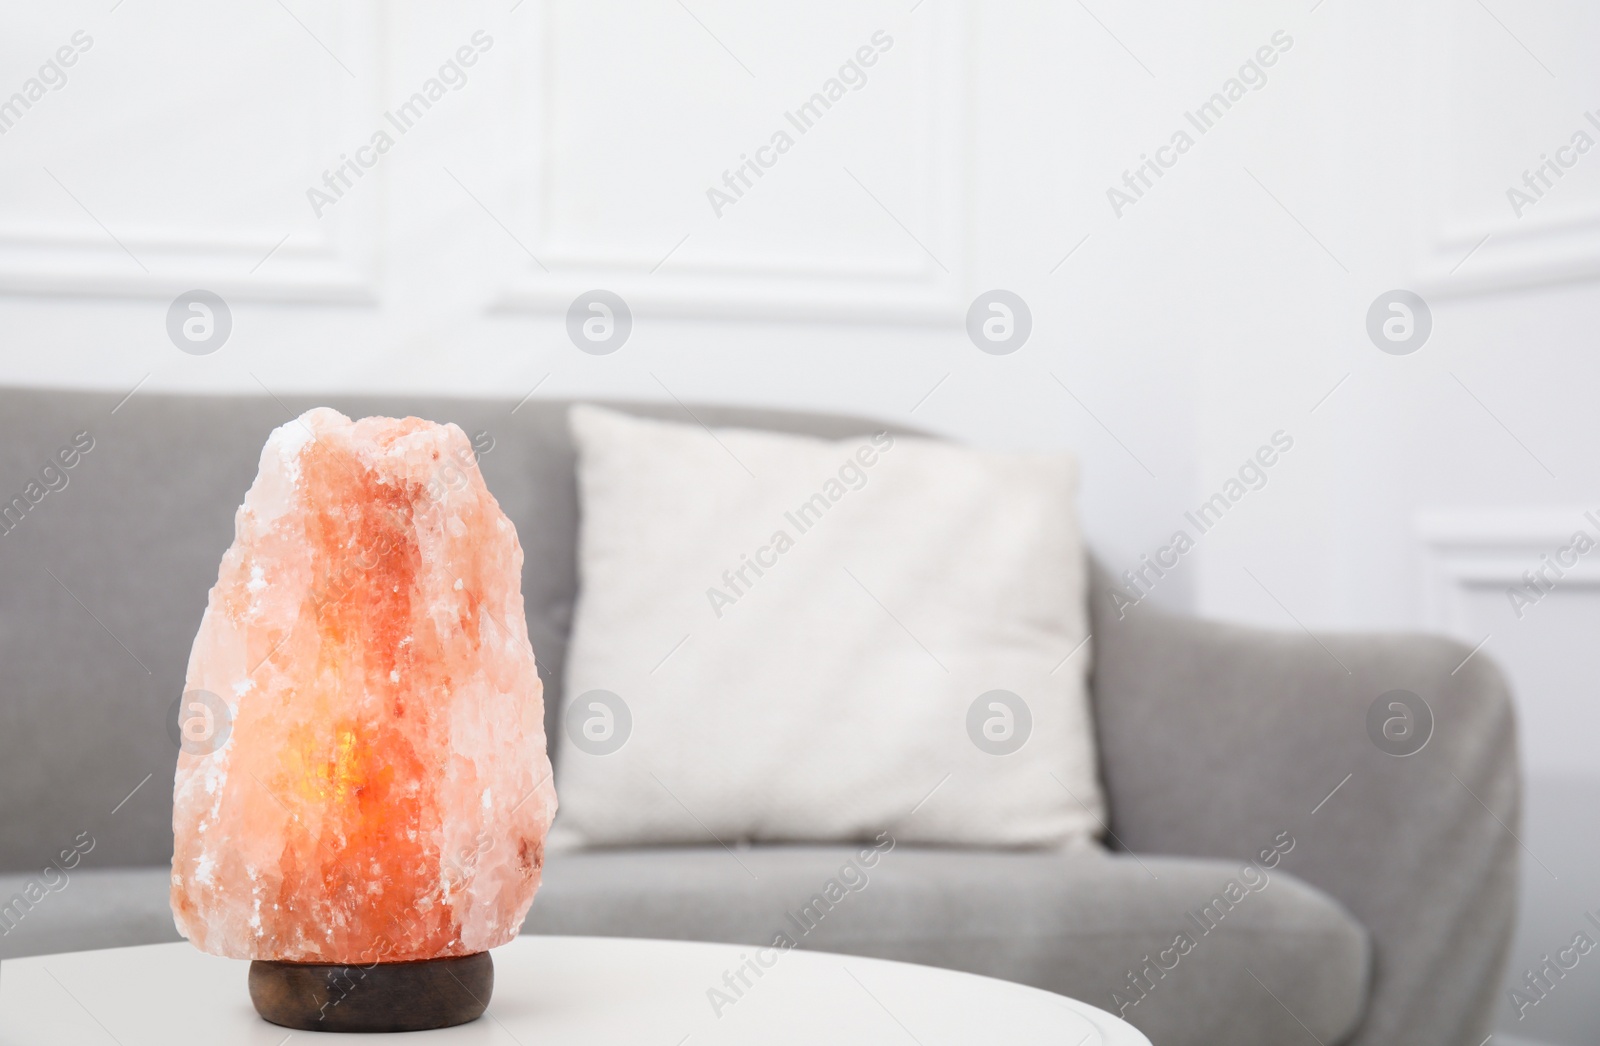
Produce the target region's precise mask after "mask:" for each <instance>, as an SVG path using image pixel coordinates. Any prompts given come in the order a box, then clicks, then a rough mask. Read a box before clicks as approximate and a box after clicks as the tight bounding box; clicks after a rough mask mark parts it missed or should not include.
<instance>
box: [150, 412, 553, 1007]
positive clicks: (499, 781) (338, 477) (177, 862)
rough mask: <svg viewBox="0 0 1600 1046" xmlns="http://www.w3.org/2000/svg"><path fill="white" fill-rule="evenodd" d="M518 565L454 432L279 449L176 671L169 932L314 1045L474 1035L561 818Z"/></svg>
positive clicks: (507, 531) (300, 424)
mask: <svg viewBox="0 0 1600 1046" xmlns="http://www.w3.org/2000/svg"><path fill="white" fill-rule="evenodd" d="M521 576H522V547H521V545H520V544H519V542H518V541H517V534H516V531H515V529H514V528H513V527H512V525H511V521H510V520H508V519H507V518H506V516H505V513H503V512H502V511H501V510H500V506H499V505H498V504H497V503H496V501H495V499H494V498H493V497H492V496H491V495H490V494H489V491H488V489H487V488H486V487H485V486H484V482H483V478H482V476H481V475H480V474H479V472H478V469H477V466H476V463H475V460H474V455H473V451H472V447H471V445H470V444H469V443H468V441H467V438H466V436H465V435H464V434H463V433H462V431H461V430H460V429H459V428H457V427H456V426H455V425H438V424H435V423H433V422H429V421H423V420H421V419H418V418H405V419H400V420H396V419H393V418H364V419H362V420H360V421H355V422H352V421H351V420H350V419H349V418H346V417H345V416H343V415H342V414H339V413H338V412H336V411H333V410H329V409H326V408H322V409H317V410H312V411H308V412H307V413H306V414H304V415H302V416H301V417H300V418H299V419H297V420H295V421H292V422H290V423H288V424H286V425H283V426H282V427H280V428H279V429H277V430H276V431H275V432H273V433H272V436H271V438H270V439H268V440H267V445H266V447H265V449H264V450H263V451H262V452H261V465H260V471H259V473H258V474H257V476H256V479H255V482H254V484H252V485H251V487H250V491H249V493H248V494H246V495H245V500H244V505H243V506H242V507H241V508H240V509H239V511H238V513H237V515H236V517H235V521H234V541H233V545H232V547H230V548H229V549H228V551H227V553H226V555H224V556H223V558H222V566H221V570H220V572H219V574H218V577H217V583H216V586H215V587H214V588H212V590H211V595H210V600H209V602H208V604H207V606H206V611H205V615H204V617H202V618H201V621H200V631H199V634H198V635H197V636H196V637H195V641H194V649H193V651H192V653H191V654H190V657H189V670H188V677H187V683H186V687H185V694H184V697H183V700H182V702H181V708H182V709H183V711H182V712H180V716H179V718H180V726H179V729H180V732H181V743H180V748H181V751H180V754H179V757H178V770H177V778H176V782H175V784H174V788H173V798H174V805H173V814H172V826H173V835H174V850H173V855H172V912H173V916H174V918H175V919H176V921H177V925H178V929H179V931H180V932H181V933H182V934H183V935H184V936H185V937H187V938H189V940H190V941H192V942H193V943H194V944H195V945H196V946H197V947H199V948H200V949H202V950H204V951H207V952H210V953H212V954H215V955H222V956H228V957H231V958H236V959H251V960H255V961H254V963H253V964H252V967H251V971H250V990H251V997H252V999H253V1000H254V1001H255V1003H256V1007H257V1010H258V1011H259V1012H260V1013H261V1014H262V1016H263V1017H265V1018H266V1019H268V1020H270V1021H273V1022H274V1023H278V1024H283V1025H286V1026H289V1027H295V1028H303V1029H307V1030H328V1031H378V1030H408V1029H414V1028H428V1027H444V1026H447V1025H450V1024H459V1023H463V1022H464V1021H467V1020H472V1019H474V1018H476V1017H477V1016H479V1015H480V1014H481V1013H482V1012H483V1010H484V1008H485V1006H486V1005H487V1003H488V995H489V990H490V989H491V988H492V986H493V966H492V963H491V962H490V961H489V956H488V949H490V948H494V947H496V946H498V945H501V944H505V943H506V942H507V941H510V940H511V939H512V938H513V937H514V936H515V935H516V934H517V932H518V931H519V930H520V928H521V926H522V920H523V917H524V916H525V915H526V914H527V911H528V906H529V905H530V904H531V903H532V902H533V895H534V892H535V891H536V890H537V889H538V886H539V876H540V869H541V866H542V865H543V863H544V840H545V834H546V832H547V831H548V830H549V827H550V821H551V818H552V817H553V816H554V815H555V808H556V796H555V788H554V785H553V784H552V781H551V776H550V761H549V759H548V757H547V755H546V750H545V735H544V711H543V709H544V705H543V687H542V685H541V683H540V681H539V675H538V671H537V669H536V667H535V664H534V656H533V648H532V646H531V645H530V644H529V642H528V632H527V622H526V620H525V618H524V616H523V606H522V590H521Z"/></svg>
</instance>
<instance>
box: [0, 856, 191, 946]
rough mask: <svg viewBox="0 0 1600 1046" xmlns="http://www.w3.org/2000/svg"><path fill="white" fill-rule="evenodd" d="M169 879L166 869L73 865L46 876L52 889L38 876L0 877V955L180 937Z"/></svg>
mask: <svg viewBox="0 0 1600 1046" xmlns="http://www.w3.org/2000/svg"><path fill="white" fill-rule="evenodd" d="M52 871H55V870H54V869H52ZM171 879H172V873H171V872H170V871H169V870H168V869H166V868H93V869H90V868H79V869H75V870H73V871H70V872H66V873H64V875H53V876H51V877H50V881H51V883H53V886H54V888H53V889H52V888H51V885H50V884H47V883H46V881H45V880H44V879H41V878H40V877H38V876H33V875H0V959H20V958H22V957H23V956H25V955H49V954H52V953H54V952H76V951H85V950H87V949H90V948H121V947H124V946H126V945H131V944H161V943H164V942H166V941H181V940H182V939H183V938H182V937H180V936H179V935H178V928H177V927H176V926H174V925H173V922H172V907H171V905H170V904H169V903H168V900H167V898H168V895H169V893H170V890H171V885H170V883H171ZM30 883H31V884H33V886H32V888H30V885H29V884H30ZM41 888H42V889H43V893H42V894H41V893H40V890H41ZM29 897H33V898H36V900H35V901H33V902H32V903H29V900H28V899H29Z"/></svg>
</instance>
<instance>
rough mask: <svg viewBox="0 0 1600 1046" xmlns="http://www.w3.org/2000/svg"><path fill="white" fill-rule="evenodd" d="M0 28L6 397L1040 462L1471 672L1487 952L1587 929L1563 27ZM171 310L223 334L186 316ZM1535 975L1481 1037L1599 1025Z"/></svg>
mask: <svg viewBox="0 0 1600 1046" xmlns="http://www.w3.org/2000/svg"><path fill="white" fill-rule="evenodd" d="M0 11H3V12H4V14H3V23H0V24H3V32H0V384H7V385H23V386H48V387H74V388H95V389H106V390H114V391H118V392H121V393H128V392H132V394H134V395H137V394H138V392H139V391H145V390H157V389H164V390H210V391H218V390H220V391H236V392H241V393H253V394H256V393H261V392H262V390H263V389H265V390H267V391H268V392H270V393H272V394H281V393H284V392H290V391H293V392H306V391H313V392H314V391H320V390H362V391H394V390H418V391H429V392H447V393H455V394H462V395H497V396H504V395H515V396H517V397H519V398H520V397H522V396H525V395H527V396H532V397H537V398H542V397H594V398H614V399H632V400H652V401H668V400H672V399H677V400H681V401H683V402H686V403H696V402H701V403H728V404H749V405H763V406H777V407H793V408H798V409H806V410H819V409H820V410H832V411H838V412H844V413H855V414H865V415H870V416H874V417H881V418H885V419H892V420H894V421H897V422H900V423H905V424H913V425H917V426H921V427H924V428H926V429H928V430H931V431H934V432H937V433H941V434H944V435H948V436H951V437H954V438H957V439H960V440H963V441H966V442H969V443H972V444H976V445H981V446H988V447H997V448H1070V449H1072V450H1074V451H1076V452H1077V453H1078V454H1079V455H1080V456H1081V458H1082V461H1083V465H1084V475H1085V480H1084V485H1083V490H1082V493H1081V506H1082V513H1083V517H1084V521H1085V526H1086V529H1087V532H1088V535H1089V537H1090V540H1091V543H1092V545H1093V547H1094V548H1095V549H1096V551H1097V553H1098V555H1099V556H1100V557H1101V558H1102V559H1103V560H1104V562H1105V564H1106V565H1107V566H1108V567H1110V568H1111V569H1112V570H1113V571H1114V572H1117V573H1121V572H1122V571H1125V570H1135V569H1138V568H1140V567H1141V566H1142V557H1145V556H1150V557H1151V558H1152V559H1155V558H1157V557H1158V553H1159V552H1160V550H1161V549H1162V548H1163V547H1164V546H1171V545H1172V544H1173V540H1174V536H1175V535H1176V534H1177V533H1179V532H1185V533H1187V534H1188V535H1189V536H1190V538H1191V541H1192V545H1193V547H1192V548H1191V549H1188V550H1185V551H1184V552H1183V553H1182V555H1181V556H1179V557H1178V560H1177V563H1176V565H1175V566H1170V567H1166V568H1164V573H1163V574H1162V576H1160V577H1158V578H1157V577H1155V575H1154V573H1153V572H1149V571H1147V572H1146V573H1145V575H1144V580H1142V581H1141V582H1140V583H1139V585H1138V586H1134V585H1131V584H1130V586H1129V588H1128V589H1127V591H1128V594H1129V595H1130V596H1131V597H1133V598H1134V599H1135V600H1136V601H1142V600H1144V599H1146V598H1147V599H1149V600H1151V601H1153V602H1154V603H1156V604H1161V605H1165V606H1168V607H1172V608H1177V609H1181V610H1184V611H1190V612H1195V613H1200V614H1205V615H1213V616H1221V617H1226V618H1232V619H1238V620H1243V621H1248V622H1252V623H1257V624H1265V625H1269V626H1274V627H1281V628H1287V629H1295V630H1298V629H1300V628H1310V629H1356V630H1374V629H1422V630H1432V631H1440V632H1446V633H1449V634H1452V635H1455V636H1457V637H1459V638H1461V639H1463V640H1465V641H1466V642H1467V643H1468V644H1469V645H1474V646H1478V647H1479V650H1478V653H1477V654H1476V655H1475V656H1484V657H1490V658H1493V659H1494V660H1496V661H1497V662H1498V663H1499V664H1500V665H1501V666H1503V667H1504V668H1505V670H1506V671H1507V672H1508V674H1509V675H1510V676H1511V678H1512V681H1513V686H1514V689H1515V690H1516V692H1517V696H1518V699H1519V701H1520V710H1521V716H1522V718H1521V727H1522V744H1523V753H1524V760H1525V767H1526V773H1527V802H1526V809H1525V817H1524V823H1523V824H1522V826H1521V827H1520V830H1519V832H1518V834H1519V836H1520V838H1521V841H1522V843H1523V844H1524V858H1525V861H1524V875H1523V891H1524V901H1523V917H1522V924H1521V928H1520V931H1519V937H1518V943H1517V945H1516V948H1515V950H1514V953H1513V956H1512V959H1511V967H1512V973H1511V977H1512V979H1513V980H1514V981H1516V982H1519V983H1520V981H1521V979H1522V976H1523V973H1524V972H1525V971H1526V970H1527V969H1528V968H1529V967H1530V966H1531V965H1533V964H1534V963H1535V962H1536V961H1537V960H1538V959H1539V957H1540V956H1541V955H1543V954H1544V953H1547V952H1550V951H1551V950H1552V949H1555V948H1558V947H1564V946H1566V945H1567V944H1568V943H1569V942H1570V941H1571V940H1572V937H1573V934H1574V933H1575V932H1578V931H1580V930H1584V929H1586V928H1589V927H1588V924H1587V923H1586V922H1585V918H1584V913H1585V911H1587V910H1591V909H1593V908H1595V907H1596V906H1600V841H1597V839H1596V835H1595V833H1594V831H1593V828H1592V825H1593V811H1594V810H1595V809H1596V808H1600V771H1597V770H1596V768H1595V757H1596V752H1597V751H1600V707H1597V704H1596V702H1595V700H1594V693H1595V686H1594V684H1595V676H1596V672H1597V669H1600V646H1597V644H1596V643H1595V642H1594V641H1593V637H1594V636H1595V635H1596V634H1597V630H1600V552H1596V553H1594V554H1592V555H1585V554H1581V553H1580V550H1579V549H1578V548H1577V547H1576V545H1575V542H1574V536H1575V535H1576V534H1578V533H1580V532H1582V533H1583V534H1585V535H1587V540H1588V542H1590V543H1593V544H1595V545H1600V464H1597V462H1596V459H1595V455H1594V453H1593V449H1592V438H1591V433H1592V430H1593V427H1594V426H1593V421H1594V417H1595V414H1594V407H1593V399H1594V389H1595V387H1596V384H1597V380H1600V353H1596V352H1595V351H1594V348H1595V343H1596V326H1597V324H1600V284H1597V283H1596V278H1597V277H1600V152H1596V151H1594V150H1593V148H1592V147H1593V146H1595V145H1596V144H1597V143H1600V66H1597V65H1596V63H1595V62H1594V55H1595V53H1596V47H1597V44H1600V8H1596V7H1595V6H1594V5H1593V4H1585V3H1580V2H1578V0H1541V2H1538V3H1519V4H1512V3H1510V2H1509V0H1448V2H1446V0H1413V2H1411V3H1406V4H1400V5H1396V4H1392V3H1379V2H1376V0H1299V2H1295V3H1268V2H1239V0H1235V2H1231V3H1226V4H1207V5H1192V4H1183V3H1178V2H1176V0H1154V2H1147V3H1142V4H1129V3H1119V2H1113V0H1086V2H1083V3H1080V2H1067V3H1043V2H1023V0H1015V2H1008V3H1004V4H981V5H980V4H978V3H976V2H972V0H965V2H963V0H895V2H893V3H887V2H877V0H854V2H851V3H843V2H837V0H818V2H814V3H811V4H806V5H787V4H786V5H778V4H765V3H763V4H748V3H747V4H736V3H732V2H727V0H684V2H679V0H626V2H623V0H588V2H586V3H582V4H579V3H572V2H565V0H505V2H503V3H495V4H481V3H463V4H454V5H450V6H449V8H448V9H445V8H444V7H443V6H442V5H424V4H417V3H410V2H395V3H389V4H384V5H378V4H376V3H370V2H349V3H343V4H338V5H332V4H316V3H311V2H307V0H252V2H250V3H245V4H233V5H226V6H224V7H218V6H217V5H212V4H200V3H186V2H180V0H162V2H159V3H155V2H147V0H100V2H97V3H93V4H89V3H76V2H62V3H54V4H50V5H35V4H23V3H20V2H17V0H5V2H4V3H0ZM867 56H870V61H868V57H867ZM847 69H848V70H852V71H846V70H847ZM830 79H833V80H837V81H838V83H839V85H840V86H839V87H833V88H831V89H830V85H829V83H828V82H829V81H830ZM818 94H820V95H821V97H822V100H821V102H818V101H816V100H814V99H813V96H814V95H818ZM196 289H201V290H206V291H209V292H211V293H212V294H214V295H216V296H218V297H219V298H220V303H218V304H215V305H213V306H209V307H210V308H211V312H210V313H209V314H204V313H201V312H196V311H194V310H191V309H190V308H189V306H188V299H183V300H181V301H180V300H179V296H180V295H182V294H184V293H185V292H189V291H193V290H196ZM595 289H601V290H606V291H609V292H611V293H612V294H614V295H616V296H619V297H620V299H621V300H622V302H623V303H625V305H626V308H627V311H628V314H629V315H631V329H629V330H628V332H627V336H626V340H625V342H623V344H622V345H621V347H620V348H617V349H616V350H615V351H611V352H608V353H605V354H596V353H594V352H591V351H579V344H578V342H577V341H576V340H575V339H574V338H573V337H572V336H571V335H570V334H569V323H568V314H569V309H570V308H571V307H572V306H573V305H574V302H575V299H578V298H579V296H580V295H582V294H584V293H585V292H588V291H591V290H595ZM997 289H998V290H1005V291H1009V292H1010V293H1011V294H1012V295H1015V296H1016V297H1017V298H1020V299H1021V302H1022V303H1023V306H1024V307H1023V309H1017V308H1015V307H1010V312H1009V313H1004V312H995V311H993V310H991V309H990V308H989V305H988V302H989V301H990V300H991V299H988V298H983V299H980V295H983V294H985V292H988V291H991V290H997ZM1397 290H1399V291H1406V292H1409V295H1406V296H1401V297H1394V296H1393V294H1392V292H1395V291H1397ZM1412 296H1415V297H1412ZM209 300H210V299H207V301H209ZM1005 300H1006V301H1010V300H1011V299H1009V298H1008V299H1005ZM975 303H976V307H975ZM1395 305H1398V308H1396V307H1395ZM969 313H971V314H972V315H973V316H975V317H976V322H972V323H969ZM207 315H209V317H210V318H209V319H207V318H206V316H207ZM590 315H591V314H590V313H589V312H587V311H583V310H580V311H579V313H578V317H579V320H580V321H581V320H582V319H584V318H587V317H589V316H590ZM595 315H598V314H595ZM1007 316H1009V317H1010V319H1007V318H1006V317H1007ZM173 317H176V320H174V319H173ZM196 317H199V320H200V322H201V323H202V326H203V325H204V324H206V323H216V324H223V323H224V321H225V325H226V326H227V332H226V336H225V339H224V340H223V341H222V342H221V343H220V344H217V345H215V346H210V347H209V351H207V349H208V345H209V343H205V342H204V341H202V343H200V344H198V345H197V343H196V342H195V340H194V339H193V338H192V337H191V338H190V339H189V344H188V345H185V344H183V335H182V324H183V322H184V321H185V320H190V319H195V318H196ZM1024 317H1026V321H1025V322H1024V319H1023V318H1024ZM985 320H994V321H995V322H1000V323H1001V324H1002V325H1004V324H1006V323H1010V324H1012V325H1013V326H1012V327H1011V328H1009V329H1010V330H1011V331H1012V332H1013V333H1012V334H1011V335H1008V338H1009V339H1010V340H1005V339H1002V342H1001V343H999V344H996V343H995V342H994V341H993V339H990V341H989V343H988V344H984V341H985V339H984V335H983V333H982V332H983V322H984V321H985ZM1386 324H1387V327H1386ZM219 329H220V328H219ZM1024 329H1026V336H1025V340H1022V341H1020V344H1017V343H1015V342H1016V334H1017V333H1018V332H1021V331H1022V330H1024ZM191 330H193V329H191ZM969 330H973V331H976V334H972V333H969ZM172 331H176V332H178V333H176V334H174V333H170V332H172ZM207 337H210V335H207ZM590 348H592V346H591V347H590ZM180 350H181V351H180ZM980 350H981V351H980ZM1280 433H1281V435H1280V436H1279V440H1280V447H1281V443H1282V441H1283V439H1284V437H1287V439H1288V440H1289V441H1292V447H1291V448H1290V449H1288V450H1287V451H1285V452H1283V453H1282V454H1281V455H1280V456H1279V458H1278V459H1277V461H1276V463H1275V464H1274V465H1273V466H1272V467H1271V468H1269V469H1265V470H1261V473H1260V475H1261V478H1259V479H1258V478H1257V473H1256V472H1255V471H1254V470H1251V471H1250V472H1249V474H1248V475H1247V476H1245V477H1244V478H1243V480H1242V482H1243V484H1244V485H1245V488H1246V489H1245V493H1244V494H1243V495H1242V496H1239V497H1237V498H1234V497H1233V496H1232V495H1231V494H1230V493H1229V487H1228V484H1229V481H1230V480H1231V479H1239V478H1240V469H1241V466H1242V465H1243V464H1244V463H1245V462H1246V459H1248V458H1250V457H1251V456H1253V455H1254V454H1255V453H1256V451H1257V448H1259V447H1261V446H1263V445H1267V444H1270V443H1272V441H1273V437H1274V435H1275V434H1280ZM12 479H15V481H16V483H18V484H20V483H21V482H22V480H23V478H22V477H11V478H7V482H8V483H10V482H11V481H12ZM13 485H15V484H13ZM1255 488H1259V489H1255ZM1219 492H1223V493H1224V496H1225V497H1226V498H1227V499H1228V501H1229V504H1230V507H1229V508H1228V509H1227V510H1226V512H1225V513H1223V514H1222V517H1221V518H1220V520H1218V521H1216V522H1215V523H1214V524H1208V526H1207V527H1206V528H1204V529H1202V528H1201V527H1198V526H1196V524H1195V523H1194V522H1193V521H1192V520H1191V519H1190V517H1189V515H1188V514H1190V513H1194V512H1196V511H1197V509H1198V508H1199V506H1200V505H1201V504H1202V503H1204V502H1207V501H1208V499H1210V498H1211V497H1212V496H1213V495H1214V494H1217V493H1219ZM129 510H130V511H137V506H129ZM1591 512H1593V513H1594V515H1592V516H1591V515H1588V513H1591ZM1563 550H1570V551H1565V552H1564V551H1563ZM1582 551H1583V552H1586V551H1587V550H1586V549H1585V550H1582ZM1171 558H1172V557H1171V555H1170V554H1169V555H1167V556H1165V558H1164V559H1163V561H1164V562H1169V561H1170V560H1171ZM1552 565H1553V566H1552ZM1541 571H1543V573H1542V574H1541V573H1540V572H1541ZM1152 578H1154V579H1155V580H1154V581H1151V580H1150V579H1152ZM1541 578H1542V580H1541ZM1530 584H1531V585H1532V587H1531V588H1530V587H1529V586H1530ZM1140 610H1141V608H1140V607H1138V606H1135V607H1134V608H1133V609H1131V610H1130V611H1129V612H1130V613H1139V612H1140ZM1442 874H1443V873H1442ZM1591 961H1593V960H1591ZM1597 965H1600V964H1597ZM1572 976H1574V977H1578V978H1580V979H1582V978H1585V977H1587V978H1588V979H1589V980H1590V981H1591V982H1592V983H1591V984H1590V985H1589V986H1588V987H1587V988H1581V987H1580V986H1578V985H1574V986H1573V988H1569V989H1566V990H1564V991H1562V992H1559V993H1556V994H1554V995H1553V996H1552V997H1551V999H1550V1000H1549V1002H1548V1004H1545V1005H1541V1006H1538V1007H1537V1008H1535V1009H1534V1010H1531V1011H1530V1012H1529V1014H1528V1017H1527V1018H1526V1019H1525V1020H1520V1021H1519V1020H1517V1019H1516V1017H1515V1013H1514V1011H1513V1010H1512V1009H1511V1007H1510V1006H1509V1004H1508V1005H1507V1006H1506V1017H1505V1020H1504V1021H1503V1024H1502V1027H1503V1029H1504V1031H1505V1033H1506V1036H1507V1038H1506V1039H1505V1041H1513V1040H1514V1039H1519V1038H1520V1039H1524V1040H1526V1041H1529V1042H1547V1043H1553V1044H1569V1043H1571V1044H1576V1043H1580V1042H1591V1041H1593V1038H1592V1029H1593V1028H1594V1027H1597V1026H1600V991H1597V990H1595V987H1596V985H1600V980H1597V978H1600V969H1597V970H1592V971H1591V970H1588V969H1587V968H1586V967H1585V968H1582V969H1579V970H1578V971H1576V973H1574V974H1573V975H1572Z"/></svg>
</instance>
